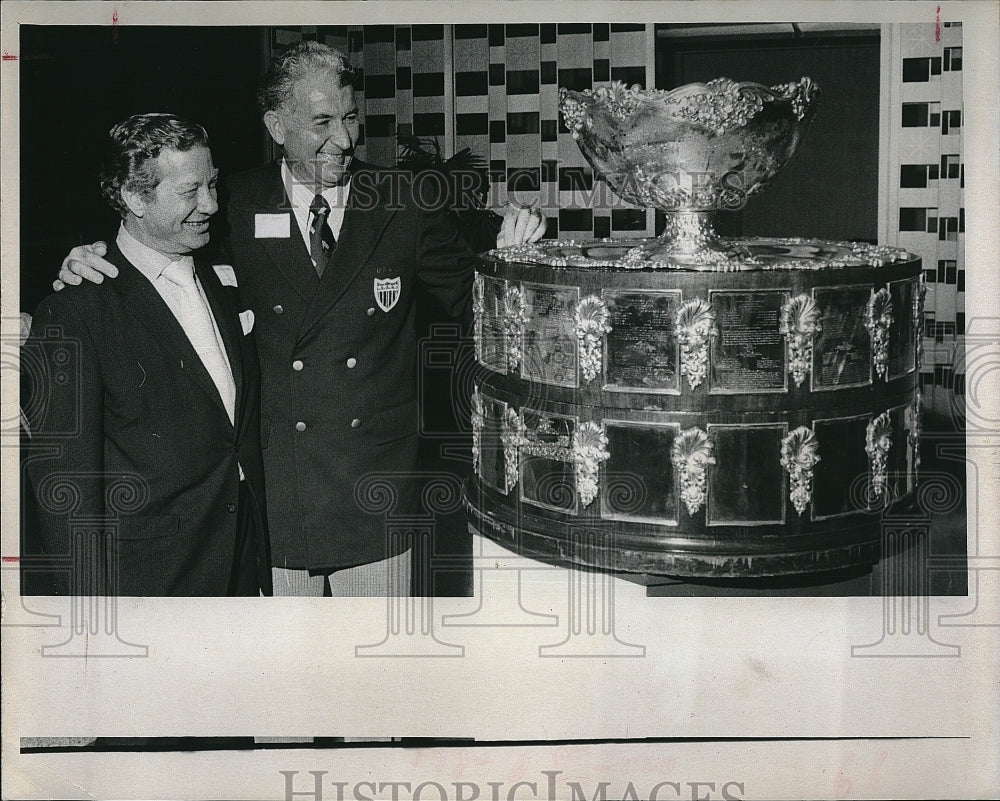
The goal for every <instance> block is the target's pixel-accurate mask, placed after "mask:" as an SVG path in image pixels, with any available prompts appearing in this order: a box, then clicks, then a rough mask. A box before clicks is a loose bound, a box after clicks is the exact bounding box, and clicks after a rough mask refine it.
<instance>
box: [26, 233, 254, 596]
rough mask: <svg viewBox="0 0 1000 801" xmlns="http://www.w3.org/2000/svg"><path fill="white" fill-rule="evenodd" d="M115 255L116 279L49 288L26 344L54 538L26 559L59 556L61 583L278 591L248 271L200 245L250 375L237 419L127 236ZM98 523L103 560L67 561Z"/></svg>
mask: <svg viewBox="0 0 1000 801" xmlns="http://www.w3.org/2000/svg"><path fill="white" fill-rule="evenodd" d="M107 258H108V260H109V261H110V262H112V263H113V264H114V265H116V266H117V267H118V269H119V276H118V278H117V279H115V280H112V281H106V282H105V283H104V284H103V285H100V286H98V285H94V284H89V283H87V282H84V284H83V285H81V286H80V287H74V288H70V289H67V290H64V291H62V292H58V293H56V294H53V295H51V296H49V297H48V298H46V299H45V300H43V301H42V303H41V304H40V305H39V307H38V308H37V309H36V311H35V314H34V317H33V321H32V329H31V335H30V336H29V339H28V340H27V342H26V343H25V345H24V347H23V348H22V376H23V377H24V379H25V380H26V381H27V382H28V383H29V384H30V385H31V389H30V391H29V392H28V395H29V398H30V399H33V400H30V399H29V401H28V402H27V409H26V411H27V414H28V425H29V429H30V434H31V437H30V440H28V441H27V445H26V447H25V448H24V449H23V451H22V465H23V470H22V473H23V475H24V477H25V479H26V480H27V483H26V487H25V488H26V490H27V491H30V492H31V493H32V497H31V500H33V501H34V508H35V517H36V520H35V524H36V525H37V526H38V532H37V536H36V537H31V538H30V539H32V540H34V541H37V542H38V543H40V547H41V550H42V552H43V554H42V555H41V556H40V557H39V555H37V554H36V555H31V554H28V555H26V557H25V559H26V564H28V563H32V562H34V563H35V564H36V566H37V567H38V568H39V569H42V572H45V569H46V566H48V568H51V569H49V570H48V572H49V573H50V574H51V576H52V583H53V584H54V585H55V591H57V592H73V593H74V594H75V593H77V592H86V593H93V594H117V595H154V596H161V595H227V594H240V595H247V594H249V595H257V594H258V592H259V591H263V592H264V593H265V594H269V593H270V591H271V584H270V554H269V552H268V546H267V539H266V519H265V518H266V509H265V506H266V502H265V492H264V470H263V464H262V459H261V451H260V373H259V366H258V362H257V351H256V346H255V343H254V337H253V335H252V333H249V329H250V328H251V325H250V318H249V315H247V314H246V313H245V312H244V309H245V307H244V306H242V305H241V304H240V301H239V298H238V293H237V289H236V288H235V286H233V283H234V282H233V281H232V280H228V279H227V280H226V281H225V282H223V281H221V280H220V278H219V274H217V272H216V270H215V269H214V266H213V265H212V264H211V263H209V262H207V261H205V260H203V259H201V258H198V257H196V259H195V269H196V271H197V275H198V278H199V281H200V282H201V284H202V286H203V288H204V290H205V294H206V296H207V298H208V301H209V305H210V306H211V310H212V313H213V315H214V317H215V321H216V324H217V326H218V329H219V332H220V334H221V338H222V341H223V343H224V345H225V349H226V353H227V355H228V358H229V363H230V365H231V368H232V372H233V378H234V380H235V384H236V404H235V425H234V424H233V423H232V422H231V421H230V419H229V415H228V414H227V412H226V408H225V406H224V404H223V401H222V398H221V397H220V395H219V392H218V390H217V388H216V386H215V384H214V383H213V381H212V378H211V376H210V375H209V373H208V371H207V370H206V369H205V367H204V365H203V363H202V362H201V360H200V359H199V357H198V355H197V353H196V352H195V350H194V348H193V347H192V345H191V343H190V341H189V340H188V338H187V336H186V335H185V333H184V330H183V328H182V327H181V325H180V323H178V321H177V319H176V318H175V317H174V315H173V314H172V313H171V311H170V309H169V307H168V306H167V304H166V303H165V302H164V300H163V299H162V298H161V297H160V295H159V294H158V293H157V291H156V289H155V288H154V287H153V285H152V284H151V283H150V282H149V281H148V280H147V279H146V278H145V276H143V275H142V273H140V272H139V270H138V269H136V268H135V267H134V266H133V265H132V264H131V263H130V262H129V261H128V260H127V259H126V258H125V257H124V256H123V255H122V253H121V251H120V250H119V249H118V248H117V246H115V245H114V243H113V242H112V244H111V245H110V246H109V252H108V256H107ZM222 275H224V276H227V275H228V273H227V272H225V270H223V272H222ZM241 312H244V313H243V316H242V319H241ZM240 468H242V472H243V475H244V481H243V482H242V487H241V480H240ZM29 488H30V489H29ZM241 498H242V504H241V503H240V501H241ZM100 530H103V531H105V532H107V534H106V539H103V541H102V538H100V537H98V538H96V539H91V540H89V542H90V544H89V545H85V546H84V548H85V549H90V551H89V553H88V555H87V560H88V564H90V568H89V570H90V573H88V574H87V575H82V574H81V571H80V570H79V569H76V571H75V572H69V571H67V569H66V568H67V565H68V564H70V563H72V561H73V559H75V558H77V557H78V556H79V555H80V554H81V553H82V552H81V551H80V543H81V542H83V541H84V540H86V536H84V540H81V534H82V533H84V532H87V531H100Z"/></svg>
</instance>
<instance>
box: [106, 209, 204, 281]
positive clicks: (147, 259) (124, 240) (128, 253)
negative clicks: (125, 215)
mask: <svg viewBox="0 0 1000 801" xmlns="http://www.w3.org/2000/svg"><path fill="white" fill-rule="evenodd" d="M115 244H117V245H118V249H119V250H120V251H121V252H122V255H123V256H124V257H125V258H126V259H128V260H129V261H130V262H132V264H134V265H135V267H136V269H137V270H138V271H139V272H141V273H142V274H143V275H144V276H146V278H147V279H149V281H156V279H157V278H159V277H160V276H161V275H162V274H163V271H164V270H165V269H167V267H168V266H169V265H171V264H173V263H174V262H175V261H181V262H188V263H191V264H193V263H194V259H193V258H192V257H191V256H181V257H180V258H179V259H175V258H172V257H170V256H167V255H166V254H165V253H160V251H158V250H153V248H151V247H150V246H149V245H146V244H144V243H142V242H140V241H139V240H138V239H136V238H135V237H134V236H132V234H130V233H129V232H128V231H126V230H125V225H124V223H123V224H122V225H121V226H119V228H118V238H117V239H116V240H115Z"/></svg>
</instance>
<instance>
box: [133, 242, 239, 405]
mask: <svg viewBox="0 0 1000 801" xmlns="http://www.w3.org/2000/svg"><path fill="white" fill-rule="evenodd" d="M116 242H117V244H118V249H119V250H121V252H122V255H123V256H125V258H126V259H128V260H129V261H130V262H132V264H134V265H135V267H136V269H138V270H139V272H140V273H142V274H143V275H144V276H145V277H146V279H147V280H148V281H149V282H150V283H151V284H152V285H153V289H155V290H156V291H157V293H158V294H159V295H160V297H161V298H163V301H164V303H166V304H167V307H168V308H169V309H170V312H171V313H172V314H173V315H174V317H175V318H176V320H177V322H178V323H180V325H181V328H183V329H184V333H185V334H186V335H187V338H188V340H189V341H190V342H191V344H192V346H193V347H194V349H195V350H196V351H197V352H198V355H199V357H200V358H201V360H202V363H203V364H204V365H205V369H206V370H208V373H209V375H211V377H212V381H213V382H214V383H215V386H216V388H217V389H218V390H219V395H220V397H221V398H222V402H223V403H224V404H225V407H226V411H227V412H228V413H229V420H230V422H235V419H236V417H235V414H236V383H235V381H234V379H233V370H232V366H231V365H230V364H229V357H228V356H227V355H226V348H225V346H224V345H223V344H222V336H221V335H220V334H219V326H218V324H217V323H216V322H215V316H214V315H213V314H212V307H211V306H210V305H209V303H208V298H207V297H206V296H205V290H204V289H203V288H202V286H201V282H200V281H198V277H197V273H194V260H193V259H192V258H191V257H190V256H183V257H181V258H180V259H173V258H171V257H170V256H167V255H165V254H163V253H160V252H159V251H157V250H153V249H152V248H151V247H149V246H148V245H145V244H143V243H142V242H140V241H139V240H138V239H136V238H135V237H134V236H132V234H130V233H129V232H128V231H126V230H125V226H124V225H123V226H122V227H121V228H119V229H118V239H117V240H116ZM175 262H182V263H183V264H184V265H185V268H186V269H190V270H191V271H192V273H193V274H194V279H195V280H194V287H193V288H192V294H191V296H190V297H189V296H188V294H187V292H185V291H183V290H182V289H181V288H180V287H179V286H177V284H175V283H174V282H173V281H171V280H170V279H169V278H167V276H165V275H164V274H163V273H164V271H165V270H166V269H167V268H168V267H169V266H170V265H171V264H173V263H175ZM198 298H200V301H201V304H202V306H201V308H200V309H199V308H197V303H198ZM200 320H204V325H200V324H199V321H200ZM209 321H210V322H211V330H210V331H209V330H208V328H209V326H208V322H209ZM203 329H204V330H203Z"/></svg>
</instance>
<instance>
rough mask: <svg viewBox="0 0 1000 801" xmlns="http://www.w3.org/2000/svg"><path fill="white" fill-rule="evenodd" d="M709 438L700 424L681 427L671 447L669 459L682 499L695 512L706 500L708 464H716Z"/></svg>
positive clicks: (690, 510)
mask: <svg viewBox="0 0 1000 801" xmlns="http://www.w3.org/2000/svg"><path fill="white" fill-rule="evenodd" d="M712 450H713V446H712V441H711V440H710V439H709V438H708V434H706V433H705V432H704V431H702V430H701V429H700V428H688V429H686V430H684V431H681V432H680V434H678V435H677V438H676V439H675V440H674V444H673V445H672V446H671V447H670V461H671V462H672V463H673V466H674V470H675V471H676V472H677V476H678V479H679V481H680V485H681V500H682V501H684V504H685V505H686V506H687V510H688V514H689V515H694V514H695V513H696V512H697V511H698V510H699V509H700V508H701V507H702V504H704V503H705V491H706V486H707V482H708V479H707V470H708V466H709V465H712V464H715V457H714V456H712Z"/></svg>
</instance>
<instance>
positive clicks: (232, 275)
mask: <svg viewBox="0 0 1000 801" xmlns="http://www.w3.org/2000/svg"><path fill="white" fill-rule="evenodd" d="M212 269H214V270H215V274H216V275H217V276H218V277H219V283H220V284H222V285H223V286H237V284H236V272H235V271H234V270H233V265H231V264H213V265H212Z"/></svg>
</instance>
